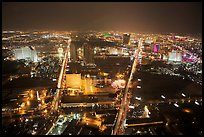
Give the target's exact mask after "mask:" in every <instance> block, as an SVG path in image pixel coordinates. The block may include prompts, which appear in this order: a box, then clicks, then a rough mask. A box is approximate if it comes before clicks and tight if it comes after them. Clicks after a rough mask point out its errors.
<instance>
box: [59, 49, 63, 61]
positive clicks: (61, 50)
mask: <svg viewBox="0 0 204 137" xmlns="http://www.w3.org/2000/svg"><path fill="white" fill-rule="evenodd" d="M58 54H59V57H60V58H62V57H63V48H61V47H60V48H58Z"/></svg>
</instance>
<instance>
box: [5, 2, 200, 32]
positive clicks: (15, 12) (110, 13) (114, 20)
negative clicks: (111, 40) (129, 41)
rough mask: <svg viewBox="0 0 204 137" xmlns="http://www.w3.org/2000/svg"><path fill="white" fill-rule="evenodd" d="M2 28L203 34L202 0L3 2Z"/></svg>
mask: <svg viewBox="0 0 204 137" xmlns="http://www.w3.org/2000/svg"><path fill="white" fill-rule="evenodd" d="M2 30H27V31H28V30H48V31H49V30H52V31H88V30H94V31H108V30H110V31H112V30H115V31H116V30H117V31H122V32H153V33H157V32H163V33H170V32H172V33H191V34H194V33H202V3H201V2H163V3H159V2H134V3H132V2H127V3H126V2H117V3H116V2H114V3H113V2H109V3H107V2H106V3H104V2H103V3H101V2H86V3H85V2H80V3H76V2H75V3H74V2H66V3H64V2H47V3H45V2H3V4H2Z"/></svg>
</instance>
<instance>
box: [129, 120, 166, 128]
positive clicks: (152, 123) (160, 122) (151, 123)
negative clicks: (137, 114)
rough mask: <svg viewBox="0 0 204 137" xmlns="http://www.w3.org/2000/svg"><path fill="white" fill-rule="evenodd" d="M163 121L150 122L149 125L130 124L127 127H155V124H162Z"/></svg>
mask: <svg viewBox="0 0 204 137" xmlns="http://www.w3.org/2000/svg"><path fill="white" fill-rule="evenodd" d="M162 123H163V121H158V122H149V123H139V124H128V125H126V127H132V126H144V125H154V124H162Z"/></svg>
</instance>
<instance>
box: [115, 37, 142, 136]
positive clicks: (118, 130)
mask: <svg viewBox="0 0 204 137" xmlns="http://www.w3.org/2000/svg"><path fill="white" fill-rule="evenodd" d="M141 47H142V39H140V40H139V44H138V49H137V50H135V55H134V56H135V59H134V62H133V65H132V69H131V73H130V77H129V79H128V82H127V85H126V87H125V93H124V96H123V99H122V101H121V107H120V110H119V112H118V117H117V121H116V125H115V128H114V130H113V132H112V135H120V134H122V131H124V122H125V119H126V113H127V109H128V106H129V105H128V100H127V96H128V91H129V87H130V85H131V81H132V79H133V74H134V73H135V70H136V66H137V63H138V56H139V52H140V48H141Z"/></svg>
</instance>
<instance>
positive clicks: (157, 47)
mask: <svg viewBox="0 0 204 137" xmlns="http://www.w3.org/2000/svg"><path fill="white" fill-rule="evenodd" d="M159 49H160V45H159V44H154V53H156V52H159Z"/></svg>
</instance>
